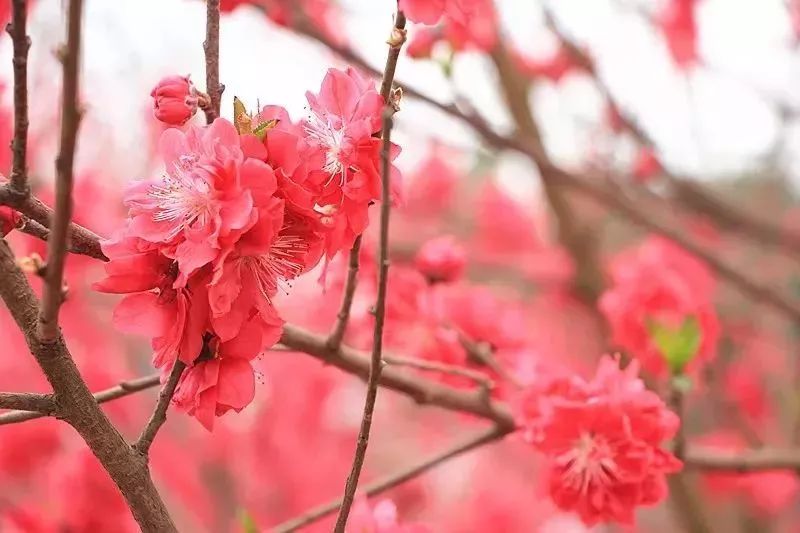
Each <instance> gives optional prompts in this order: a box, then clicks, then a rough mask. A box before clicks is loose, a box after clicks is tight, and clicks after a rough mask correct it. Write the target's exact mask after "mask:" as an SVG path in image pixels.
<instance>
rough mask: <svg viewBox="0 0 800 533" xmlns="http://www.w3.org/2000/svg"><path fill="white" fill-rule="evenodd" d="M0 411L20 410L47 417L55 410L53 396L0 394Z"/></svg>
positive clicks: (27, 393)
mask: <svg viewBox="0 0 800 533" xmlns="http://www.w3.org/2000/svg"><path fill="white" fill-rule="evenodd" d="M0 409H19V410H21V411H25V412H32V413H40V414H42V415H43V416H47V415H49V414H50V413H52V412H53V411H54V410H55V403H54V402H53V395H52V394H36V393H33V392H0Z"/></svg>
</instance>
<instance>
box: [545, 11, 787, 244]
mask: <svg viewBox="0 0 800 533" xmlns="http://www.w3.org/2000/svg"><path fill="white" fill-rule="evenodd" d="M545 15H546V17H547V23H548V27H549V28H550V29H551V30H552V31H553V33H555V34H556V36H557V37H558V38H559V40H560V41H561V43H562V45H563V46H564V48H565V49H566V51H567V52H568V53H569V54H570V55H571V56H572V58H573V59H574V60H575V62H576V63H577V64H579V65H581V66H583V67H584V68H585V70H586V71H587V72H588V73H589V74H590V75H591V76H592V78H593V79H594V81H595V83H596V85H597V88H598V89H599V90H600V93H601V94H602V95H603V97H604V98H605V99H606V101H607V102H608V105H609V106H610V108H611V109H612V110H613V111H614V113H616V115H617V116H618V117H619V118H620V123H621V125H622V128H623V129H624V130H625V131H627V132H628V133H629V134H630V135H631V136H632V137H633V138H634V139H636V141H637V142H639V144H641V145H643V146H647V147H650V148H653V149H655V148H656V144H655V142H654V141H653V139H652V137H651V136H650V135H649V134H648V133H647V131H645V129H644V128H643V127H641V126H640V125H639V124H638V121H637V120H636V119H635V118H634V117H633V116H631V114H630V113H628V112H627V111H626V110H625V109H624V108H623V107H622V106H621V105H620V103H619V102H618V101H617V99H616V98H615V97H614V93H613V92H612V91H611V89H610V88H609V87H608V85H607V84H606V82H605V80H603V78H602V77H601V76H600V75H599V74H598V72H597V69H596V68H595V64H594V59H593V58H592V57H591V55H590V54H589V53H587V52H585V51H584V50H583V49H581V47H580V46H579V45H578V44H577V43H576V42H575V41H574V40H573V39H572V38H570V37H569V35H567V34H566V33H565V32H563V31H561V29H560V28H559V27H558V24H557V23H556V21H555V19H554V17H553V16H552V13H551V12H550V8H548V7H545ZM663 176H664V178H665V179H666V180H667V183H668V184H669V186H670V188H671V189H672V191H673V193H674V195H675V198H676V199H677V200H679V201H680V202H682V203H681V205H682V206H684V207H687V208H689V209H691V210H692V211H694V212H696V213H698V214H701V215H705V216H708V217H710V218H711V219H712V220H714V221H715V222H716V223H717V224H719V225H720V226H722V227H723V228H726V229H728V230H730V231H736V232H739V233H741V234H743V235H748V236H750V237H752V238H753V239H755V240H757V241H758V242H760V243H766V244H772V245H774V246H778V247H781V248H782V249H783V250H784V251H786V252H789V253H791V254H794V255H797V254H800V233H797V232H792V231H790V230H789V229H786V228H782V227H781V226H779V225H777V224H773V223H771V222H769V221H767V220H764V219H761V218H756V217H755V216H752V215H749V214H748V213H745V212H743V211H740V210H738V209H736V208H735V207H733V206H731V205H729V204H727V203H726V202H724V201H722V200H721V199H719V198H717V197H715V195H714V194H713V193H711V192H710V191H708V190H706V188H705V187H703V186H702V185H700V184H697V183H694V182H692V181H691V180H689V179H687V178H685V177H679V176H676V175H674V174H672V173H670V172H668V171H667V170H666V169H663Z"/></svg>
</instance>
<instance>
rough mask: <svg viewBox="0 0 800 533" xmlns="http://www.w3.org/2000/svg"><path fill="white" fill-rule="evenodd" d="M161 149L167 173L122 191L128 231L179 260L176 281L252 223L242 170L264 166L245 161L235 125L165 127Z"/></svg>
mask: <svg viewBox="0 0 800 533" xmlns="http://www.w3.org/2000/svg"><path fill="white" fill-rule="evenodd" d="M159 150H160V151H161V154H162V156H163V157H164V163H165V165H166V173H165V174H164V175H163V176H161V177H160V178H156V179H151V180H145V181H141V182H138V183H135V184H134V185H133V186H131V187H130V188H129V190H128V191H127V192H126V194H125V203H126V204H127V205H128V207H129V208H130V212H129V217H130V218H131V222H130V224H131V231H132V232H133V233H134V234H135V235H137V236H138V237H140V238H142V239H144V240H146V241H149V242H151V243H157V244H159V245H160V246H161V252H162V253H163V254H164V255H166V256H167V257H170V258H172V259H175V260H176V261H177V263H178V267H179V268H178V270H179V272H178V274H179V275H178V277H177V282H176V283H177V284H178V285H180V284H183V283H186V280H187V279H188V277H189V276H190V275H191V274H192V273H193V272H194V271H196V270H197V269H199V268H200V267H202V266H203V265H206V264H208V263H209V262H211V261H213V260H214V259H216V258H217V257H218V255H219V254H220V253H221V248H222V246H223V243H224V242H229V241H231V240H232V239H233V234H236V233H241V232H243V231H245V230H246V229H247V228H248V227H250V226H252V224H253V223H254V222H255V215H254V213H253V198H252V196H251V194H250V191H249V190H246V189H244V188H243V187H242V185H241V179H242V177H241V176H242V174H244V173H247V172H260V173H262V174H264V175H266V172H267V171H266V170H264V169H263V168H261V167H259V168H256V167H254V166H253V165H248V164H244V163H245V161H244V156H243V154H242V150H241V147H240V141H239V135H238V133H237V132H236V129H235V128H234V126H233V124H231V123H230V122H228V121H227V120H224V119H217V120H215V121H214V122H213V123H212V124H211V125H210V126H208V127H205V128H198V127H190V128H189V129H188V130H187V131H186V132H185V133H184V132H182V131H180V130H177V129H168V130H167V131H165V132H164V134H163V135H162V136H161V140H160V142H159Z"/></svg>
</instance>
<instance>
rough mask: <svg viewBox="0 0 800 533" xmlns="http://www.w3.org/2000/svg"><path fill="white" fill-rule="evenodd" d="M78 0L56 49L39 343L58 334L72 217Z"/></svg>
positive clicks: (80, 5) (71, 5)
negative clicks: (55, 148) (56, 95)
mask: <svg viewBox="0 0 800 533" xmlns="http://www.w3.org/2000/svg"><path fill="white" fill-rule="evenodd" d="M82 11H83V1H82V0H71V1H70V3H69V9H68V14H67V44H66V46H64V47H63V48H62V49H61V51H60V52H59V58H60V59H61V63H62V64H63V67H64V76H63V85H62V99H61V144H60V149H59V153H58V157H57V158H56V206H55V217H54V218H53V225H52V227H51V228H50V239H49V240H48V242H47V274H46V279H45V285H44V292H43V296H42V308H41V311H40V313H39V336H40V337H41V339H42V341H43V342H54V341H55V340H56V338H57V337H58V311H59V309H60V308H61V302H63V300H64V298H63V294H62V285H63V276H64V261H65V259H66V253H67V242H68V239H69V238H70V237H69V224H70V219H71V218H72V178H73V164H74V161H75V145H76V142H77V136H78V124H79V123H80V120H81V110H80V109H79V107H78V79H79V74H80V53H81V12H82Z"/></svg>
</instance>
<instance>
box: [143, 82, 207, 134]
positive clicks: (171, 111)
mask: <svg viewBox="0 0 800 533" xmlns="http://www.w3.org/2000/svg"><path fill="white" fill-rule="evenodd" d="M150 96H152V97H153V115H154V116H155V117H156V119H158V120H160V121H161V122H164V123H165V124H169V125H170V126H183V125H184V124H186V121H188V120H189V119H190V118H192V117H193V116H194V114H195V113H196V112H197V102H198V99H197V90H196V89H195V88H194V85H192V82H191V80H189V76H167V77H166V78H163V79H161V81H159V82H158V83H157V84H156V86H155V87H153V90H152V91H151V92H150Z"/></svg>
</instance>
